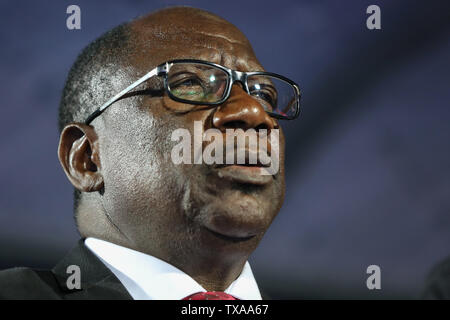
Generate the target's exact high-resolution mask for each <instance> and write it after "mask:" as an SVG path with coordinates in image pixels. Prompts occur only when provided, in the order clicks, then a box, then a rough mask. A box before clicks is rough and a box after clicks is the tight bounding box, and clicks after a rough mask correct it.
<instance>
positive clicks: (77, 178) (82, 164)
mask: <svg viewBox="0 0 450 320" xmlns="http://www.w3.org/2000/svg"><path fill="white" fill-rule="evenodd" d="M58 158H59V162H60V163H61V165H62V167H63V169H64V172H65V173H66V175H67V178H69V180H70V182H71V183H72V185H73V186H74V187H75V188H77V189H78V190H80V191H84V192H93V191H99V190H101V189H102V188H103V176H102V174H101V170H100V169H101V166H100V157H99V146H98V137H97V134H96V132H95V130H94V128H93V127H91V126H88V125H85V124H82V123H71V124H68V125H67V126H65V127H64V129H63V131H62V132H61V137H60V139H59V146H58Z"/></svg>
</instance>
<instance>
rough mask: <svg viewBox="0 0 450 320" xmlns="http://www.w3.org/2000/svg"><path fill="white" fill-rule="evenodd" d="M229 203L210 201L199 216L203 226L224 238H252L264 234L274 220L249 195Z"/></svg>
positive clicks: (239, 239)
mask: <svg viewBox="0 0 450 320" xmlns="http://www.w3.org/2000/svg"><path fill="white" fill-rule="evenodd" d="M227 203H228V204H227V205H226V206H225V205H223V203H221V202H220V203H217V204H214V203H210V204H209V205H207V207H206V208H203V210H201V213H200V215H201V216H199V217H198V218H199V220H198V221H199V223H200V224H201V225H202V227H204V228H205V229H206V230H207V231H209V232H210V233H212V234H213V235H216V236H218V237H222V238H223V239H224V240H226V239H229V240H230V241H246V240H250V239H252V238H254V237H255V236H257V235H260V234H263V233H264V232H265V231H266V229H267V228H268V226H269V224H270V221H271V220H272V219H271V218H270V214H269V213H268V212H267V211H266V210H263V208H261V207H260V206H258V203H257V201H256V200H255V199H252V198H251V197H249V196H242V197H241V198H240V199H238V200H235V201H227Z"/></svg>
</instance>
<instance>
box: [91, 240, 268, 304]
mask: <svg viewBox="0 0 450 320" xmlns="http://www.w3.org/2000/svg"><path fill="white" fill-rule="evenodd" d="M84 243H85V245H86V247H88V248H89V249H90V250H91V251H92V252H93V253H94V254H95V255H96V256H97V257H98V258H99V259H100V260H101V261H102V262H103V263H104V264H105V265H106V266H107V267H108V268H109V269H110V270H111V271H112V272H113V273H114V275H115V276H116V277H117V278H118V279H119V280H120V282H121V283H122V285H123V286H124V287H125V289H127V291H128V292H129V293H130V295H131V296H132V297H133V299H135V300H181V299H183V298H185V297H187V296H189V295H191V294H194V293H197V292H206V291H207V290H205V289H204V288H203V287H202V286H201V285H200V284H199V283H198V282H197V281H195V280H194V279H192V278H191V277H190V276H189V275H187V274H186V273H184V272H183V271H181V270H180V269H178V268H176V267H174V266H172V265H170V264H169V263H167V262H165V261H162V260H161V259H158V258H155V257H153V256H150V255H148V254H145V253H142V252H139V251H135V250H132V249H128V248H125V247H122V246H119V245H116V244H113V243H111V242H107V241H103V240H99V239H96V238H87V239H86V240H85V242H84ZM225 293H228V294H231V295H232V296H234V297H236V298H238V299H241V300H261V299H262V298H261V294H260V292H259V289H258V285H257V284H256V281H255V278H254V276H253V273H252V270H251V268H250V264H249V263H248V261H247V262H246V263H245V265H244V268H243V269H242V272H241V274H240V275H239V277H238V278H237V279H236V280H234V281H233V282H232V283H231V284H230V286H229V287H228V288H227V289H226V290H225Z"/></svg>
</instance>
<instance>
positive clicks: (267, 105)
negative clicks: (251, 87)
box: [251, 90, 277, 111]
mask: <svg viewBox="0 0 450 320" xmlns="http://www.w3.org/2000/svg"><path fill="white" fill-rule="evenodd" d="M251 95H252V96H254V97H257V98H259V100H262V101H263V107H264V109H265V110H266V111H272V110H273V109H275V108H276V103H277V102H276V98H275V97H274V96H273V94H272V93H271V92H269V91H262V90H255V91H253V92H251Z"/></svg>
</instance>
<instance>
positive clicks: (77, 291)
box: [0, 7, 299, 299]
mask: <svg viewBox="0 0 450 320" xmlns="http://www.w3.org/2000/svg"><path fill="white" fill-rule="evenodd" d="M180 59H188V60H180ZM192 59H196V61H197V60H200V61H198V62H195V61H192ZM173 60H176V62H173V63H172V62H170V61H173ZM169 62H170V63H169ZM252 71H263V68H262V66H261V65H260V63H259V62H258V60H257V59H256V57H255V55H254V53H253V50H252V48H251V46H250V44H249V42H248V40H247V39H246V38H245V36H244V35H243V34H242V33H241V32H240V31H239V30H238V29H237V28H236V27H235V26H233V25H231V24H230V23H228V22H227V21H225V20H223V19H222V18H219V17H217V16H215V15H213V14H211V13H208V12H205V11H202V10H198V9H194V8H188V7H175V8H168V9H164V10H161V11H158V12H155V13H153V14H150V15H147V16H144V17H141V18H139V19H136V20H134V21H132V22H130V23H126V24H124V25H121V26H119V27H116V28H114V29H113V30H111V31H110V32H108V33H106V34H105V35H103V36H102V37H100V38H99V39H97V40H96V41H95V42H94V43H92V44H91V45H89V46H88V47H87V48H86V49H85V50H84V51H83V52H82V53H81V55H80V56H79V57H78V59H77V61H76V62H75V64H74V65H73V67H72V69H71V71H70V73H69V76H68V79H67V82H66V86H65V89H64V92H63V97H62V101H61V106H60V128H61V130H62V132H61V137H60V144H59V149H58V156H59V159H60V162H61V165H62V167H63V169H64V171H65V173H66V175H67V177H68V179H69V180H70V182H71V183H72V185H73V186H74V187H75V189H76V190H75V199H76V201H75V217H76V222H77V226H78V230H79V232H80V234H81V236H82V240H80V242H79V244H78V246H76V247H75V248H74V249H73V251H72V252H70V253H69V254H68V256H66V257H65V258H64V259H63V260H62V261H61V262H60V263H58V264H57V266H56V267H55V268H54V269H53V270H51V271H35V270H31V269H28V268H16V269H11V270H6V271H3V272H1V273H0V297H2V298H7V299H14V298H43V299H261V295H260V291H259V288H258V286H257V284H256V281H255V279H254V277H253V274H252V271H251V268H250V266H249V264H248V262H247V259H248V257H249V255H250V254H251V253H252V252H253V250H254V249H255V248H256V247H257V245H258V243H259V241H260V240H261V238H262V237H263V235H264V233H265V231H266V230H267V228H268V227H269V225H270V224H271V222H272V220H273V219H274V218H275V216H276V215H277V213H278V212H279V210H280V208H281V205H282V202H283V198H284V188H285V181H284V136H283V133H282V131H281V128H280V127H279V120H278V119H293V118H295V117H297V116H298V111H299V103H298V100H299V91H298V87H297V86H296V85H295V84H294V83H293V82H291V81H289V80H288V79H285V78H283V77H280V76H277V75H272V76H270V75H268V74H266V75H265V74H256V75H252V74H250V73H246V72H252ZM199 73H201V76H199ZM204 74H208V77H207V78H202V77H203V75H204ZM278 81H279V84H278V85H277V84H276V83H277V82H278ZM283 85H284V86H285V87H284V88H285V89H286V88H287V89H286V90H287V91H286V92H287V93H283V92H282V91H281V90H280V89H278V86H280V87H279V88H281V87H282V86H283ZM274 87H277V88H276V89H277V90H278V92H277V91H276V90H274ZM124 88H126V90H124ZM203 90H206V91H207V94H205V92H203ZM200 91H202V92H201V95H200V93H199V92H200ZM283 101H284V104H283V105H282V103H283ZM280 121H281V120H280ZM196 124H197V125H198V124H200V125H201V129H202V130H205V131H206V130H208V129H216V130H218V131H219V132H220V133H221V134H224V135H225V133H226V132H227V129H242V130H244V131H247V130H249V129H253V130H255V132H257V133H258V134H260V133H261V132H266V133H267V132H272V131H274V132H275V131H277V130H280V131H279V132H280V133H279V141H277V144H278V145H277V146H275V145H272V147H270V145H269V147H268V148H267V151H268V152H270V149H271V148H272V149H274V148H275V147H277V148H278V149H279V159H277V161H278V162H279V170H277V171H276V172H273V174H271V175H264V174H262V172H263V169H265V168H266V167H265V165H263V164H262V163H261V162H257V163H256V164H255V163H254V164H252V165H249V164H248V163H247V164H246V165H236V164H234V165H210V164H206V163H204V162H201V163H181V164H176V163H174V161H172V158H171V154H172V150H173V148H174V145H176V142H174V141H173V133H174V132H175V131H176V130H177V129H180V128H183V129H184V130H187V131H188V132H190V133H191V135H192V136H195V135H196V134H197V135H198V132H195V125H196ZM206 145H208V143H207V142H203V146H206ZM272 152H273V151H272ZM78 271H79V272H78ZM78 274H79V276H80V277H79V279H80V281H81V284H80V285H77V283H76V282H77V280H76V279H77V278H76V276H77V275H78Z"/></svg>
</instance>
